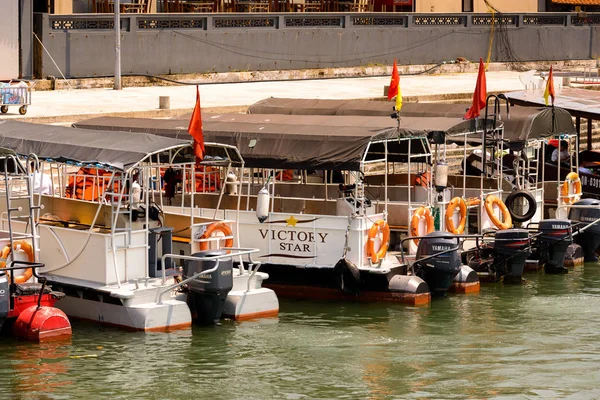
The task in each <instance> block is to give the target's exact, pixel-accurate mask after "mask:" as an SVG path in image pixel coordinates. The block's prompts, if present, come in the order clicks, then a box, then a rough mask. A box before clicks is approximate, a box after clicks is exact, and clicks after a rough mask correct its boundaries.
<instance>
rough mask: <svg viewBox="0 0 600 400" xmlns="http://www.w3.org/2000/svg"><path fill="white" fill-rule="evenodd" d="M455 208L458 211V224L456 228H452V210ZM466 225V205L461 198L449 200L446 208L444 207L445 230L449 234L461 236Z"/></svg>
mask: <svg viewBox="0 0 600 400" xmlns="http://www.w3.org/2000/svg"><path fill="white" fill-rule="evenodd" d="M456 207H458V208H459V209H460V222H459V223H458V226H457V227H456V228H455V227H454V210H456ZM466 224H467V203H466V202H465V200H464V199H463V198H461V197H455V198H453V199H452V200H450V203H448V207H446V229H447V230H448V232H450V233H454V234H455V235H461V234H462V233H463V232H464V231H465V225H466Z"/></svg>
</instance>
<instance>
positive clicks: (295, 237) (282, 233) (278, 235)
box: [258, 229, 329, 243]
mask: <svg viewBox="0 0 600 400" xmlns="http://www.w3.org/2000/svg"><path fill="white" fill-rule="evenodd" d="M258 231H259V232H260V235H261V236H262V238H263V239H266V238H267V235H268V236H270V237H271V240H290V241H298V242H310V243H314V242H315V234H314V232H305V231H292V230H289V231H286V230H279V231H275V230H272V231H271V234H270V235H269V230H268V229H259V230H258ZM317 235H318V238H319V239H320V240H321V242H320V243H325V239H326V238H327V235H329V233H321V232H318V233H317Z"/></svg>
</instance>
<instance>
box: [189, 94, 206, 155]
mask: <svg viewBox="0 0 600 400" xmlns="http://www.w3.org/2000/svg"><path fill="white" fill-rule="evenodd" d="M188 133H189V134H190V135H192V137H193V138H194V154H195V155H196V162H198V161H201V160H202V159H203V158H204V134H203V133H202V114H201V112H200V90H199V89H198V85H196V105H195V106H194V111H193V112H192V118H191V119H190V126H189V127H188Z"/></svg>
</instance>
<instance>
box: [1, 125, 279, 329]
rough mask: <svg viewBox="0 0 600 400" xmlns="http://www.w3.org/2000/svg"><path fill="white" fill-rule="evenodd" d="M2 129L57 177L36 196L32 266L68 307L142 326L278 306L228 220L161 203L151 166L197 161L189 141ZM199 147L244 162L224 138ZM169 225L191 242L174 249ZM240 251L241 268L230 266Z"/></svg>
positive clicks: (238, 315) (212, 157)
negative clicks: (172, 210)
mask: <svg viewBox="0 0 600 400" xmlns="http://www.w3.org/2000/svg"><path fill="white" fill-rule="evenodd" d="M0 136H1V137H2V146H3V147H5V148H8V149H10V150H13V151H14V152H15V153H16V154H18V155H20V156H27V155H28V154H35V155H36V156H37V157H38V158H39V160H40V167H39V168H40V171H43V173H44V174H47V175H49V176H50V179H51V181H52V183H53V185H54V186H55V190H54V191H53V193H52V194H41V195H37V201H38V203H39V207H40V209H41V210H43V213H42V214H43V215H41V216H39V218H38V219H37V224H35V225H36V226H37V229H38V235H39V239H38V242H39V244H38V247H37V248H39V262H41V263H43V264H44V265H45V267H44V268H40V270H39V272H40V275H41V276H43V277H45V278H46V279H47V281H48V282H49V283H51V284H52V286H53V288H54V290H56V291H60V292H62V293H64V295H65V297H64V298H63V299H62V300H61V301H60V302H59V303H57V306H58V307H60V308H61V309H62V310H63V311H65V313H66V314H67V315H69V316H71V317H76V318H80V319H85V320H91V321H96V322H99V323H102V324H107V325H113V326H118V327H123V328H128V329H132V330H141V331H164V330H172V329H178V328H188V327H190V326H191V324H192V316H193V315H194V316H196V317H197V318H198V319H199V321H200V322H207V323H212V322H214V321H215V320H218V319H219V317H220V316H221V315H224V316H229V317H232V318H235V319H247V318H256V317H265V316H274V315H277V313H278V310H279V304H278V301H277V297H276V296H275V294H274V292H273V291H272V290H269V289H266V288H263V287H261V284H262V281H263V280H265V279H267V278H268V276H267V274H265V273H263V272H262V271H258V268H259V267H260V263H259V262H254V261H253V259H252V254H254V253H256V252H257V250H256V249H252V248H240V247H234V246H233V244H234V240H237V238H235V237H233V236H232V235H227V233H230V232H231V231H232V224H233V222H231V221H223V220H219V221H217V220H214V219H213V218H207V217H194V218H193V219H192V221H190V218H188V217H185V216H182V215H180V214H176V215H175V214H173V215H172V214H168V213H165V212H163V211H162V210H161V209H160V208H159V207H158V206H157V202H156V201H155V198H154V197H153V193H154V192H153V191H152V190H151V189H152V188H153V186H155V185H156V184H157V181H156V179H157V176H158V171H159V170H160V169H161V168H168V167H174V166H177V167H186V166H189V165H193V164H195V161H196V160H195V159H194V156H193V150H192V146H191V144H190V141H189V140H177V139H171V138H164V137H158V136H155V135H148V134H137V133H131V134H123V133H122V132H92V131H89V130H82V129H74V128H66V127H60V126H47V125H38V124H29V123H22V122H14V121H3V122H0ZM206 149H207V155H206V157H205V158H204V160H203V161H202V165H203V166H206V167H209V166H217V167H222V166H223V167H228V166H231V165H243V164H242V163H243V161H242V159H241V157H239V152H237V150H236V149H235V148H233V147H232V146H226V145H217V144H214V145H213V144H210V143H207V144H206ZM28 225H31V224H27V223H26V222H23V221H13V222H12V226H13V229H17V230H19V229H21V230H23V231H24V230H25V229H27V226H28ZM174 230H175V234H174V232H173V231H174ZM214 231H219V232H222V234H221V236H220V237H213V235H212V233H213V232H214ZM175 235H176V236H177V237H179V238H180V240H183V241H186V242H187V243H188V251H187V252H184V253H183V254H181V253H178V254H174V252H173V251H172V243H173V240H174V237H175ZM222 242H225V243H224V246H227V247H224V246H223V243H222ZM242 258H244V260H245V261H246V264H245V265H247V266H248V267H247V268H243V267H242V268H236V269H234V268H233V260H238V259H242ZM182 261H183V265H182V266H180V265H178V264H179V263H180V262H182Z"/></svg>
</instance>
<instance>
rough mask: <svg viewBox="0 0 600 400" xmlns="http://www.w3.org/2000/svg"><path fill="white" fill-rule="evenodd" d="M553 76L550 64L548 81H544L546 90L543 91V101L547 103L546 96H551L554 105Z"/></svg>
mask: <svg viewBox="0 0 600 400" xmlns="http://www.w3.org/2000/svg"><path fill="white" fill-rule="evenodd" d="M555 94H556V93H555V92H554V76H553V75H552V65H551V66H550V73H549V74H548V82H546V91H545V92H544V101H545V102H546V105H548V97H552V105H554V96H555Z"/></svg>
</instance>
